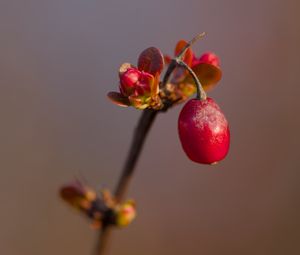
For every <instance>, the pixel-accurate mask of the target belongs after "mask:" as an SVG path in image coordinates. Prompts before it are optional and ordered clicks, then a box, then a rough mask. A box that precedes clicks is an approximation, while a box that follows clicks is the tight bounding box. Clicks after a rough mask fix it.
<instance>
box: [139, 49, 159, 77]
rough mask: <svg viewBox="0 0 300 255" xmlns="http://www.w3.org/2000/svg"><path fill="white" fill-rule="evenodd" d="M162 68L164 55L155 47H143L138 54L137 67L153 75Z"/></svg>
mask: <svg viewBox="0 0 300 255" xmlns="http://www.w3.org/2000/svg"><path fill="white" fill-rule="evenodd" d="M163 68H164V56H163V54H162V53H161V51H160V50H159V49H157V48H155V47H150V48H147V49H145V50H144V51H143V52H142V53H141V54H140V56H139V59H138V69H139V70H140V71H145V72H147V73H150V74H152V75H153V76H155V75H156V74H157V73H159V74H160V73H161V72H162V70H163Z"/></svg>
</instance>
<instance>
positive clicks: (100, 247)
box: [94, 33, 205, 255]
mask: <svg viewBox="0 0 300 255" xmlns="http://www.w3.org/2000/svg"><path fill="white" fill-rule="evenodd" d="M204 35H205V33H202V34H199V35H197V36H196V37H194V38H193V39H192V40H191V41H189V42H188V43H187V45H186V46H185V47H184V48H183V49H182V51H181V52H180V53H179V54H178V55H177V56H176V57H175V59H173V60H172V61H171V63H170V65H169V66H168V69H167V71H166V73H165V76H164V78H163V81H162V83H161V85H160V87H161V88H164V87H165V86H166V84H167V83H168V82H169V79H170V76H171V74H172V72H173V71H174V69H175V68H176V66H177V65H181V66H183V67H185V68H187V67H188V66H187V65H184V62H183V61H182V57H183V56H184V54H185V52H186V50H187V49H188V48H189V47H191V46H192V45H193V44H194V43H195V42H196V41H197V40H198V39H200V38H201V37H203V36H204ZM189 71H190V70H189ZM190 72H191V71H190ZM191 74H192V75H193V73H191ZM197 85H198V84H197ZM198 87H199V86H198ZM200 87H201V85H200ZM201 92H202V91H201ZM198 93H199V90H198ZM204 94H205V92H204ZM171 106H172V104H170V105H168V107H167V108H169V107H171ZM164 111H166V109H164ZM159 112H160V111H158V110H153V109H146V110H144V111H143V113H142V115H141V117H140V119H139V122H138V125H137V127H136V129H135V132H134V135H133V140H132V143H131V147H130V150H129V153H128V156H127V159H126V162H125V165H124V168H123V171H122V174H121V176H120V179H119V182H118V185H117V187H116V190H115V199H116V201H117V202H121V201H122V200H123V198H124V197H125V195H126V192H127V189H128V186H129V183H130V180H131V178H132V176H133V173H134V169H135V166H136V163H137V160H138V158H139V155H140V153H141V151H142V148H143V145H144V143H145V140H146V137H147V134H148V132H149V130H150V128H151V126H152V124H153V122H154V120H155V117H156V116H157V114H158V113H159ZM110 235H111V226H110V225H105V226H104V227H103V228H102V229H101V230H100V236H99V237H98V242H97V246H96V249H95V253H94V254H95V255H104V254H105V252H106V250H107V246H108V242H109V239H110Z"/></svg>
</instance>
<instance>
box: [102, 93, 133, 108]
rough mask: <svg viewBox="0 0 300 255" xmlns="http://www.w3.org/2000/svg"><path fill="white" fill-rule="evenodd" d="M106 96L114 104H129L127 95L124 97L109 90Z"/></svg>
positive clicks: (126, 105)
mask: <svg viewBox="0 0 300 255" xmlns="http://www.w3.org/2000/svg"><path fill="white" fill-rule="evenodd" d="M107 97H108V98H109V99H110V100H111V101H112V102H113V103H114V104H116V105H118V106H122V107H128V106H129V105H130V102H129V100H128V98H127V97H124V96H123V95H122V94H121V93H119V92H113V91H111V92H109V93H108V94H107Z"/></svg>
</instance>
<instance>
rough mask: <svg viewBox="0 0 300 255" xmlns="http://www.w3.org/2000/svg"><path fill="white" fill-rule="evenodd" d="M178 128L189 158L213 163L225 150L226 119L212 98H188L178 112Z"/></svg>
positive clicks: (227, 135) (221, 157)
mask: <svg viewBox="0 0 300 255" xmlns="http://www.w3.org/2000/svg"><path fill="white" fill-rule="evenodd" d="M178 131H179V138H180V141H181V145H182V147H183V150H184V151H185V153H186V154H187V156H188V157H189V158H190V159H191V160H192V161H195V162H197V163H202V164H213V163H216V162H218V161H220V160H222V159H223V158H225V156H226V155H227V153H228V150H229V144H230V132H229V126H228V122H227V120H226V118H225V116H224V114H223V113H222V111H221V109H220V107H219V106H218V105H217V104H216V103H215V101H214V100H213V99H211V98H207V99H204V100H198V99H191V100H190V101H188V102H187V103H186V104H185V106H184V107H183V109H182V110H181V113H180V115H179V119H178Z"/></svg>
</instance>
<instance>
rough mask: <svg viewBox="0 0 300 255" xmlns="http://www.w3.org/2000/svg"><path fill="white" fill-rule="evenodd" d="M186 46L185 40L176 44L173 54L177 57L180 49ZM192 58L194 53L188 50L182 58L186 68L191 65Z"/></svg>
mask: <svg viewBox="0 0 300 255" xmlns="http://www.w3.org/2000/svg"><path fill="white" fill-rule="evenodd" d="M186 45H187V42H186V41H185V40H180V41H179V42H178V43H177V44H176V47H175V51H174V54H175V56H177V55H178V54H179V53H180V52H181V51H182V49H183V48H184V47H185V46H186ZM193 57H194V53H193V51H192V50H191V49H190V48H188V49H187V50H186V52H185V54H184V56H183V58H182V60H183V62H185V63H186V64H187V65H188V66H191V64H192V61H193Z"/></svg>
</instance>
